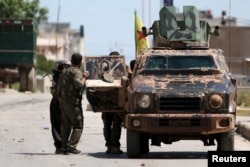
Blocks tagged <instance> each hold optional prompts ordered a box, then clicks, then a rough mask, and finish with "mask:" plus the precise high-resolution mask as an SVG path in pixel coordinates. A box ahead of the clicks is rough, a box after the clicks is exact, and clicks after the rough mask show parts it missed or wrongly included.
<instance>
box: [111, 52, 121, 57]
mask: <svg viewBox="0 0 250 167" xmlns="http://www.w3.org/2000/svg"><path fill="white" fill-rule="evenodd" d="M109 55H110V56H115V55H120V53H119V52H117V51H112V52H110V54H109Z"/></svg>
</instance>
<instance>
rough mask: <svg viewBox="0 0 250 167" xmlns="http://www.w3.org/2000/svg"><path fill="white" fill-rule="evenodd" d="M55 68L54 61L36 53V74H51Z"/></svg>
mask: <svg viewBox="0 0 250 167" xmlns="http://www.w3.org/2000/svg"><path fill="white" fill-rule="evenodd" d="M54 68H55V62H54V61H52V60H47V58H46V57H45V55H41V54H38V55H37V74H39V75H44V74H52V71H53V69H54Z"/></svg>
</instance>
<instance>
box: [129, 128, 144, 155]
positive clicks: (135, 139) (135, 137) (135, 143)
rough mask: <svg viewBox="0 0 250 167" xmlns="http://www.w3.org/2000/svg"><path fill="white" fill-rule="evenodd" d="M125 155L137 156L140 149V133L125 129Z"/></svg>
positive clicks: (139, 153)
mask: <svg viewBox="0 0 250 167" xmlns="http://www.w3.org/2000/svg"><path fill="white" fill-rule="evenodd" d="M127 156H128V158H139V157H140V156H141V150H140V133H139V132H135V131H132V130H127Z"/></svg>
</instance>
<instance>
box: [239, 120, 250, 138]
mask: <svg viewBox="0 0 250 167" xmlns="http://www.w3.org/2000/svg"><path fill="white" fill-rule="evenodd" d="M236 132H237V133H239V134H241V135H242V136H243V137H244V138H246V139H248V140H250V121H240V122H238V123H237V129H236Z"/></svg>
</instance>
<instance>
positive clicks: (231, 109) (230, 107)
mask: <svg viewBox="0 0 250 167" xmlns="http://www.w3.org/2000/svg"><path fill="white" fill-rule="evenodd" d="M228 112H230V113H234V112H235V105H234V103H230V104H229V110H228Z"/></svg>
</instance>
